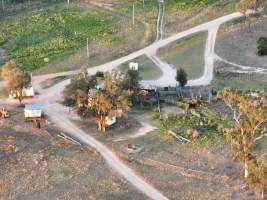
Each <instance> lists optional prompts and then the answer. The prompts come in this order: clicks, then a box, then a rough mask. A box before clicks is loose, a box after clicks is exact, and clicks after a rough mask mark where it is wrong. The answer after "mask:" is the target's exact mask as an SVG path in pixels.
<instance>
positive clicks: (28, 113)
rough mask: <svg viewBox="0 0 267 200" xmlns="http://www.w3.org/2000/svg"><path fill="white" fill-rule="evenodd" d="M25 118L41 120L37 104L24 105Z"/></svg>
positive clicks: (40, 109) (40, 112) (39, 107)
mask: <svg viewBox="0 0 267 200" xmlns="http://www.w3.org/2000/svg"><path fill="white" fill-rule="evenodd" d="M24 117H25V118H41V117H42V108H41V106H40V105H38V104H26V105H25V108H24Z"/></svg>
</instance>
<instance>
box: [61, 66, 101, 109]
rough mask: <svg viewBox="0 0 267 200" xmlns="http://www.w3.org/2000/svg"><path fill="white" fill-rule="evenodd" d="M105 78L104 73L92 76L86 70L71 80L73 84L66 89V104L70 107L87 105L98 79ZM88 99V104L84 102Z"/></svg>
mask: <svg viewBox="0 0 267 200" xmlns="http://www.w3.org/2000/svg"><path fill="white" fill-rule="evenodd" d="M100 77H104V74H103V72H97V73H96V74H95V75H93V76H91V75H89V74H88V73H87V71H86V70H82V72H81V73H80V74H78V75H76V76H75V77H74V78H72V79H71V83H70V84H69V85H68V86H66V88H65V89H64V92H63V94H64V104H65V105H67V106H70V107H74V106H76V105H77V106H78V107H79V106H80V107H82V106H81V105H82V104H87V103H86V102H87V94H88V92H89V90H90V89H93V88H95V86H96V84H97V79H98V78H100ZM85 99H86V102H85V101H84V100H85Z"/></svg>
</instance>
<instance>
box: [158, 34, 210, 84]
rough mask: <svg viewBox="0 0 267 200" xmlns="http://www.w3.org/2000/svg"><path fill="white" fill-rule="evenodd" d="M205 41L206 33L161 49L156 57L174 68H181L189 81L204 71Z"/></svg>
mask: <svg viewBox="0 0 267 200" xmlns="http://www.w3.org/2000/svg"><path fill="white" fill-rule="evenodd" d="M206 39H207V33H206V32H202V33H198V34H195V35H192V36H189V37H187V38H184V39H181V40H178V41H177V42H174V43H172V44H170V45H168V46H166V47H164V48H161V49H160V50H159V52H158V55H159V56H160V58H161V59H163V60H165V61H167V62H168V63H169V64H171V65H173V66H174V67H176V68H179V67H181V68H183V69H184V70H185V71H186V72H187V74H188V78H189V79H194V78H199V77H200V76H201V75H202V74H203V71H204V64H205V61H204V52H205V41H206Z"/></svg>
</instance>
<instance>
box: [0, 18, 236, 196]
mask: <svg viewBox="0 0 267 200" xmlns="http://www.w3.org/2000/svg"><path fill="white" fill-rule="evenodd" d="M240 16H241V14H239V13H234V14H231V15H227V16H224V17H221V18H218V19H216V20H213V21H211V22H207V23H204V24H201V25H199V26H196V27H194V28H191V29H189V30H187V31H184V32H181V33H177V34H175V35H173V36H171V37H169V38H167V39H162V40H159V41H157V42H155V43H153V44H151V45H150V46H148V47H146V48H144V49H141V50H139V51H136V52H134V53H132V54H130V55H128V56H125V57H122V58H119V59H117V60H114V61H112V62H109V63H106V64H103V65H100V66H96V67H92V68H89V69H88V72H89V73H90V74H94V73H96V72H97V71H111V70H112V69H115V68H116V67H117V66H119V65H120V64H122V63H125V62H128V61H130V60H132V59H135V58H137V57H139V56H141V55H150V56H151V59H152V60H154V62H155V63H158V64H159V65H160V66H161V67H162V68H164V67H166V66H167V65H166V64H164V62H162V61H160V60H159V59H158V58H157V57H155V56H154V55H155V52H156V51H157V50H158V49H159V48H161V47H163V46H166V45H168V44H170V43H172V42H174V41H176V40H178V39H181V38H183V37H186V36H189V35H192V34H194V33H197V32H201V31H205V30H208V31H209V37H208V40H207V47H206V52H205V61H206V62H205V73H204V75H203V76H202V77H201V78H200V79H197V80H193V81H191V82H190V83H191V84H198V85H205V84H209V83H210V81H211V79H212V75H213V60H214V59H213V57H212V56H211V55H212V54H213V52H214V45H215V40H216V33H217V30H218V27H219V25H221V24H222V23H225V22H227V21H231V20H233V19H236V18H238V17H240ZM163 65H164V66H163ZM167 71H168V70H165V75H164V77H165V78H166V79H165V78H163V79H162V80H164V81H162V82H159V81H158V80H155V81H152V82H151V83H149V84H153V85H155V86H163V84H164V86H165V85H166V82H165V81H168V82H167V83H169V82H170V83H174V82H173V80H174V76H175V74H174V73H170V72H169V71H168V72H167ZM72 73H76V71H72V72H67V74H72ZM56 75H57V76H61V75H66V72H64V73H58V74H56ZM52 77H55V74H50V75H44V76H39V77H34V83H35V84H39V83H40V80H42V81H44V80H46V79H49V78H52ZM69 82H70V80H65V81H62V82H60V83H59V84H57V85H55V86H53V87H51V88H48V89H42V90H41V94H40V95H39V96H38V97H37V98H35V99H33V100H32V102H38V103H39V104H41V105H42V106H43V109H44V111H45V113H46V114H47V115H48V116H50V118H51V119H52V121H53V122H54V123H55V124H56V125H57V126H59V127H61V128H62V129H63V130H65V131H66V132H67V133H69V134H70V135H71V136H73V137H75V138H77V139H79V140H80V141H81V142H84V143H85V144H87V145H90V146H92V147H94V148H95V149H96V150H97V151H98V152H99V153H100V154H101V155H102V156H103V157H104V158H105V160H106V162H107V163H108V164H109V166H110V167H112V169H114V170H115V171H117V172H118V173H119V174H121V175H122V176H123V177H124V178H125V179H127V180H128V181H129V182H130V183H132V184H133V185H134V186H136V187H137V188H138V189H139V190H140V191H142V192H143V193H144V194H146V195H147V196H148V197H149V198H151V199H155V200H161V199H163V200H165V199H167V198H166V197H165V196H163V195H162V194H161V193H160V192H159V191H158V190H156V189H155V188H153V186H151V185H149V184H148V183H146V182H145V181H144V180H142V179H141V178H140V177H139V176H137V175H136V174H135V173H134V172H133V171H132V170H131V169H130V168H129V167H127V165H125V164H124V163H123V162H122V161H120V160H119V159H118V157H117V156H116V155H115V154H114V153H113V152H112V151H110V150H109V149H108V148H107V147H105V146H104V145H103V144H101V143H100V142H98V141H97V140H95V139H94V138H93V137H91V136H90V135H88V134H86V133H84V132H83V131H82V130H80V129H79V128H78V127H76V126H75V124H73V123H72V122H71V120H70V116H69V114H68V109H67V108H66V107H64V106H62V105H61V104H58V103H57V102H58V101H60V100H61V99H62V94H61V93H62V91H63V89H64V88H65V86H66V85H67V84H69ZM145 84H147V83H145ZM2 102H3V101H2ZM0 103H1V102H0ZM13 103H14V102H13Z"/></svg>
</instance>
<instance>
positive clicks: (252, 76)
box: [211, 61, 267, 91]
mask: <svg viewBox="0 0 267 200" xmlns="http://www.w3.org/2000/svg"><path fill="white" fill-rule="evenodd" d="M215 68H216V71H220V73H216V72H215V73H214V78H213V80H212V82H211V85H212V86H213V87H214V89H217V90H220V89H223V88H224V87H231V88H234V89H238V90H245V91H246V90H261V89H265V90H266V89H267V75H266V74H260V73H236V72H231V70H232V69H235V66H231V65H229V64H225V63H224V62H220V61H217V62H215ZM229 70H230V71H229Z"/></svg>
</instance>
